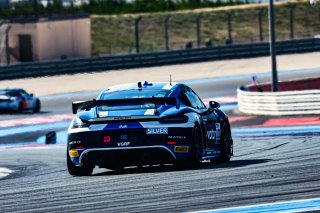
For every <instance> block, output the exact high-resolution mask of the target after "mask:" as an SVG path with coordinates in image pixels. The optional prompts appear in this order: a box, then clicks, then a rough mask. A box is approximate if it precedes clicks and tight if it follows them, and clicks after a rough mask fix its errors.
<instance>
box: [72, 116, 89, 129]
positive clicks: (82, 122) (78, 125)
mask: <svg viewBox="0 0 320 213" xmlns="http://www.w3.org/2000/svg"><path fill="white" fill-rule="evenodd" d="M88 126H90V122H89V121H86V120H84V119H81V118H78V117H77V118H75V119H74V121H73V125H72V128H83V127H88Z"/></svg>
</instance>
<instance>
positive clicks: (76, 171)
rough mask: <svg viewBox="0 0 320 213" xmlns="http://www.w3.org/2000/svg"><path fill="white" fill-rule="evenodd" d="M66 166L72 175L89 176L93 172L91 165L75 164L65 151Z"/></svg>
mask: <svg viewBox="0 0 320 213" xmlns="http://www.w3.org/2000/svg"><path fill="white" fill-rule="evenodd" d="M67 167H68V172H69V174H70V175H74V176H90V175H91V174H92V172H93V167H89V166H75V165H74V164H73V162H72V161H71V159H70V156H69V154H68V153H67Z"/></svg>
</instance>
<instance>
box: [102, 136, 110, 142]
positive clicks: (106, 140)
mask: <svg viewBox="0 0 320 213" xmlns="http://www.w3.org/2000/svg"><path fill="white" fill-rule="evenodd" d="M103 142H104V143H110V142H111V140H110V136H104V137H103Z"/></svg>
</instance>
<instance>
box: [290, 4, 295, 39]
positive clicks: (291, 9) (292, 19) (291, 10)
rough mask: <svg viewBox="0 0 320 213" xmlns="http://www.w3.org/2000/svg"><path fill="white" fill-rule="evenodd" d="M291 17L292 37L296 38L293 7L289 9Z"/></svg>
mask: <svg viewBox="0 0 320 213" xmlns="http://www.w3.org/2000/svg"><path fill="white" fill-rule="evenodd" d="M289 18H290V39H294V8H293V7H291V8H290V10H289Z"/></svg>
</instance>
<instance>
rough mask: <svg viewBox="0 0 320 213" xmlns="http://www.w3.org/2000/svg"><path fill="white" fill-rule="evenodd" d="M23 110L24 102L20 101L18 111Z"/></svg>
mask: <svg viewBox="0 0 320 213" xmlns="http://www.w3.org/2000/svg"><path fill="white" fill-rule="evenodd" d="M22 112H23V104H22V102H20V103H19V106H18V109H17V113H22Z"/></svg>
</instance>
